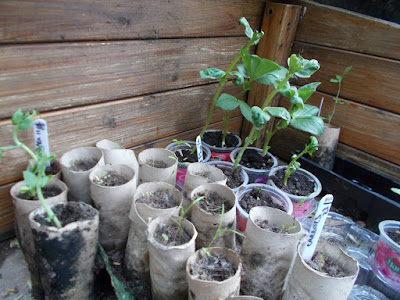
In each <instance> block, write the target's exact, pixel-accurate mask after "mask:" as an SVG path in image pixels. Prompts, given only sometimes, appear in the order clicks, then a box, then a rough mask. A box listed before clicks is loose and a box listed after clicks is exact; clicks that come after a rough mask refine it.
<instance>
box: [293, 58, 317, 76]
mask: <svg viewBox="0 0 400 300" xmlns="http://www.w3.org/2000/svg"><path fill="white" fill-rule="evenodd" d="M298 57H300V61H301V65H302V68H301V70H300V71H298V72H296V73H294V74H295V75H296V76H297V77H300V78H309V77H310V76H311V75H312V74H314V73H315V72H316V71H318V70H319V67H320V66H319V63H318V61H317V60H315V59H312V60H308V59H304V58H302V57H301V56H300V55H298Z"/></svg>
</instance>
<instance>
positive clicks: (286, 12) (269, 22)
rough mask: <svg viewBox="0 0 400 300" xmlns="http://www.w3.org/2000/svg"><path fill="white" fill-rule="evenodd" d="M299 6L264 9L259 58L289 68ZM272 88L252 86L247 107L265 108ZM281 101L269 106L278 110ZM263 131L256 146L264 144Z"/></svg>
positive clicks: (246, 125)
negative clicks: (264, 105)
mask: <svg viewBox="0 0 400 300" xmlns="http://www.w3.org/2000/svg"><path fill="white" fill-rule="evenodd" d="M300 9H301V7H300V6H297V5H285V4H280V3H272V2H268V3H267V5H266V7H265V12H264V17H263V23H262V27H261V29H262V30H263V31H264V33H265V35H264V37H263V38H262V39H261V40H260V43H259V44H258V46H257V55H258V56H260V57H262V58H267V59H270V60H273V61H275V62H276V63H277V64H280V65H286V60H287V58H288V57H289V55H290V49H291V48H292V43H293V40H294V36H295V34H296V30H297V24H298V22H299V17H300ZM272 91H273V87H270V86H264V85H261V84H258V83H253V85H252V89H251V91H250V92H249V96H248V99H247V103H248V104H249V105H250V106H254V105H257V106H259V107H262V106H263V103H264V101H265V99H266V98H267V96H268V95H269V93H271V92H272ZM277 103H278V99H277V98H276V99H273V100H272V101H271V103H270V106H276V105H277ZM252 126H253V125H252V124H251V123H250V122H247V121H245V122H244V126H243V130H242V133H243V135H244V136H247V135H248V134H249V132H250V130H251V128H252ZM263 139H264V130H262V131H260V134H259V138H258V140H257V141H256V143H255V146H259V145H261V144H262V142H263Z"/></svg>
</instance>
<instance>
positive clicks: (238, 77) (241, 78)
mask: <svg viewBox="0 0 400 300" xmlns="http://www.w3.org/2000/svg"><path fill="white" fill-rule="evenodd" d="M229 74H230V75H232V76H235V77H236V79H234V80H233V84H234V85H236V86H239V85H241V84H243V82H244V76H243V75H242V74H241V73H240V72H239V71H232V72H229Z"/></svg>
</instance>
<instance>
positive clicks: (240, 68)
mask: <svg viewBox="0 0 400 300" xmlns="http://www.w3.org/2000/svg"><path fill="white" fill-rule="evenodd" d="M236 68H237V69H238V72H239V73H240V74H241V75H242V76H243V77H244V78H249V74H248V73H247V70H246V67H245V65H244V63H243V61H241V62H240V63H239V64H238V65H237V66H236Z"/></svg>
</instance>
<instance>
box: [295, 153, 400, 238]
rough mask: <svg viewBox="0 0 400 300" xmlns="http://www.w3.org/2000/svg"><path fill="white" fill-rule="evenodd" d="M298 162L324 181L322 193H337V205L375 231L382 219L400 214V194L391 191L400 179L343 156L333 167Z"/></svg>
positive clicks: (335, 200) (301, 160)
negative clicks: (387, 175) (328, 168)
mask: <svg viewBox="0 0 400 300" xmlns="http://www.w3.org/2000/svg"><path fill="white" fill-rule="evenodd" d="M299 162H300V163H301V167H302V168H304V169H306V170H308V171H310V172H311V173H313V174H315V176H317V177H318V179H319V180H320V181H321V183H322V189H323V192H322V194H324V193H329V194H333V195H334V197H335V199H334V202H333V206H334V207H336V208H341V209H343V210H344V214H348V215H350V216H353V217H354V218H356V219H358V220H362V221H364V222H366V224H367V226H368V227H370V228H372V229H373V231H375V232H378V225H379V222H381V221H383V220H389V219H394V220H396V219H397V218H398V216H399V215H400V196H399V195H397V194H395V193H393V192H392V191H391V190H390V189H391V188H392V187H397V188H399V187H400V183H399V182H396V181H394V180H392V179H390V178H388V177H385V176H383V175H380V174H378V173H375V172H374V171H371V170H369V169H366V168H364V167H362V166H360V165H357V164H355V163H353V162H350V161H348V160H346V159H343V158H340V157H336V158H335V163H334V166H333V169H332V170H327V169H325V168H323V167H321V166H320V165H318V164H317V163H315V162H313V161H311V160H309V159H307V158H305V157H301V158H300V159H299Z"/></svg>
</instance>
